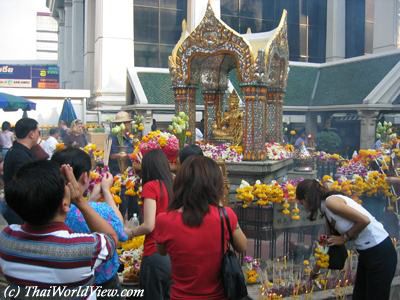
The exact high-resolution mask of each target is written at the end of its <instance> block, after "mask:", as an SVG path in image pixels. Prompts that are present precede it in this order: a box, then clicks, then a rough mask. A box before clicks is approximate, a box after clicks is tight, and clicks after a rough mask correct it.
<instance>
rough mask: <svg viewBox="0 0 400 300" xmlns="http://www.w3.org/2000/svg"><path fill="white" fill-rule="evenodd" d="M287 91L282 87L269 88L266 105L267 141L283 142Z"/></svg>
mask: <svg viewBox="0 0 400 300" xmlns="http://www.w3.org/2000/svg"><path fill="white" fill-rule="evenodd" d="M284 95H285V93H284V92H283V90H282V89H280V88H268V91H267V101H266V105H265V120H266V131H265V133H266V134H265V135H266V141H267V142H269V143H282V141H283V127H282V126H283V125H282V124H283V120H282V116H283V97H284Z"/></svg>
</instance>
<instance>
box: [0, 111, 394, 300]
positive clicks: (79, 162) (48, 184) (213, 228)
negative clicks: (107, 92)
mask: <svg viewBox="0 0 400 300" xmlns="http://www.w3.org/2000/svg"><path fill="white" fill-rule="evenodd" d="M131 121H132V119H131V118H130V116H129V115H128V114H127V113H125V112H120V113H118V114H117V115H116V118H115V122H116V123H119V124H120V123H124V124H125V126H126V130H128V131H129V130H130V127H129V126H130V125H131ZM49 134H50V135H49V137H48V138H47V140H46V141H44V142H43V143H41V144H40V146H39V147H41V149H42V150H43V152H44V153H45V154H46V156H43V155H42V156H40V155H39V154H38V153H39V152H38V151H34V149H35V147H37V146H38V144H39V140H40V130H39V127H38V123H37V122H36V121H35V120H33V119H29V118H24V119H21V120H19V121H18V122H17V123H16V125H15V130H14V132H12V131H11V130H10V124H9V123H7V122H4V123H3V126H2V132H1V134H0V143H1V146H2V155H3V156H4V157H5V158H4V174H3V180H4V191H5V202H4V201H0V203H1V213H2V214H3V216H4V217H5V219H6V220H7V221H8V223H9V224H10V225H9V226H8V227H6V228H5V229H4V230H3V231H2V232H1V233H0V270H1V272H2V273H3V274H4V276H5V277H6V279H7V281H8V282H9V284H10V285H12V286H18V287H21V286H22V287H23V286H30V285H35V286H40V287H41V288H48V287H50V286H52V285H64V286H67V287H68V288H69V289H71V290H74V289H77V288H79V287H85V286H91V285H96V286H98V287H100V289H117V290H121V283H120V282H119V278H118V269H119V268H120V262H119V258H118V254H117V250H116V248H117V244H118V242H123V241H126V240H128V239H131V238H133V237H135V236H141V235H145V242H144V251H143V259H142V263H141V269H140V278H139V284H140V287H141V288H143V289H144V299H225V298H226V297H225V294H224V287H223V285H222V280H221V262H222V258H223V255H224V252H225V251H226V250H227V249H228V245H229V233H228V226H227V224H226V223H224V228H223V232H221V219H220V212H219V209H220V207H222V206H223V204H222V199H223V189H224V185H223V176H222V173H221V170H220V168H219V166H218V165H217V163H216V162H215V161H213V160H212V159H210V158H207V157H204V156H203V153H202V151H201V149H200V148H199V147H198V146H197V145H188V146H186V147H185V148H183V149H182V150H181V151H180V153H179V165H180V167H179V169H178V171H177V173H176V176H175V175H174V174H172V173H171V171H170V167H169V163H168V160H167V157H166V156H165V154H164V153H163V152H162V151H161V150H152V151H150V152H148V153H146V154H145V155H144V157H143V159H142V162H141V178H142V185H143V188H142V195H141V197H142V199H143V208H142V211H141V212H140V213H141V220H142V223H141V224H140V225H139V226H136V227H132V226H131V224H130V223H129V222H128V223H127V222H126V218H124V214H125V212H126V211H125V210H126V208H124V206H123V205H121V206H120V207H118V206H117V205H116V204H115V202H114V200H113V196H112V194H111V192H110V188H111V186H112V184H113V174H112V173H113V172H114V173H115V172H118V169H117V168H116V166H114V167H113V166H112V164H110V172H111V173H105V174H103V178H102V180H101V182H99V183H97V184H96V185H95V186H94V187H93V188H92V189H90V191H89V182H90V176H89V172H90V170H91V168H92V165H91V159H90V157H89V155H88V154H87V153H85V152H84V151H83V150H81V149H80V148H81V147H83V146H85V145H86V143H87V140H86V137H85V135H84V132H83V126H82V122H80V121H79V120H76V121H74V122H72V124H71V128H67V127H66V125H65V124H63V123H60V127H59V128H55V129H52V130H50V132H49ZM60 138H62V140H63V141H64V143H65V144H66V145H67V147H66V148H64V149H62V150H57V151H56V145H57V143H58V142H59V140H60ZM303 138H304V137H302V136H300V137H299V139H303ZM124 143H125V144H126V146H127V147H132V141H131V140H130V136H129V135H127V136H126V139H125V140H124ZM301 143H303V141H300V140H299V142H298V144H299V145H300V144H301ZM117 145H118V144H117V143H116V141H114V140H113V146H112V149H111V158H112V159H117V158H119V157H118V155H120V154H118V153H119V151H118V149H117ZM84 195H85V196H87V198H88V200H86V199H85V198H84ZM296 198H297V200H298V201H299V202H300V203H301V204H302V205H303V206H304V208H305V209H306V210H307V211H309V212H310V219H311V220H313V219H315V217H316V216H317V215H318V214H319V213H321V214H322V215H323V216H325V218H326V221H327V223H329V224H330V225H331V226H330V227H331V228H333V229H334V232H331V233H330V236H329V238H328V243H329V245H331V246H332V245H343V244H345V243H346V242H348V241H350V240H353V241H354V244H355V247H356V249H357V251H358V253H359V264H358V269H357V277H356V281H355V287H354V295H353V299H388V297H389V291H390V285H391V282H392V279H393V277H394V273H395V269H396V265H397V254H396V252H395V249H394V247H393V245H392V243H391V240H390V238H389V236H388V233H387V232H386V230H385V229H384V228H383V226H382V224H381V223H379V222H378V221H377V220H376V219H375V218H374V217H373V216H372V215H371V214H370V213H368V211H366V210H365V209H364V208H363V207H362V206H361V205H359V204H357V203H356V202H354V201H353V200H351V199H350V198H348V197H346V196H344V195H341V194H340V193H337V192H334V193H333V192H329V191H328V190H326V189H325V188H324V187H323V186H322V185H321V184H320V183H319V182H318V181H316V180H308V179H306V180H304V181H302V182H300V183H299V185H298V186H297V190H296ZM226 212H227V217H228V220H227V221H228V222H229V225H230V228H232V229H233V233H232V237H233V245H232V246H233V247H234V249H235V250H236V251H238V252H244V251H245V250H246V247H247V239H246V236H245V235H244V233H243V232H242V230H241V228H240V226H239V222H238V218H237V216H236V214H235V212H234V211H233V210H232V209H230V208H229V207H227V208H226ZM221 234H222V237H223V242H224V245H225V246H224V249H221ZM49 245H51V246H49ZM27 249H28V250H27ZM318 273H319V270H318V268H317V267H315V268H314V270H313V272H312V274H311V276H317V275H318ZM86 296H88V297H89V299H96V295H94V294H92V295H86ZM97 298H98V299H102V297H97ZM112 299H119V298H118V297H115V296H113V297H112Z"/></svg>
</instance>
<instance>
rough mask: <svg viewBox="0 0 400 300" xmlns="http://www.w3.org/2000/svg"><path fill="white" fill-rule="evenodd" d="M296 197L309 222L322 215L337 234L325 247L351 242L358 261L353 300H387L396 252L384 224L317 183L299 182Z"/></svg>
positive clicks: (316, 270) (329, 239)
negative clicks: (357, 254)
mask: <svg viewBox="0 0 400 300" xmlns="http://www.w3.org/2000/svg"><path fill="white" fill-rule="evenodd" d="M296 198H297V200H298V201H299V202H300V203H301V204H302V205H303V206H304V208H305V209H306V210H307V211H309V212H310V216H309V218H310V220H315V219H316V217H317V215H318V213H321V214H322V215H324V216H325V217H326V219H327V221H328V222H329V223H330V224H331V226H332V227H334V228H335V230H336V231H337V232H338V233H339V234H340V235H336V236H335V235H331V236H329V237H328V245H330V246H332V245H342V244H344V243H346V242H347V241H349V240H353V241H354V245H355V247H356V249H357V252H358V253H359V258H358V267H357V275H356V280H355V284H354V290H353V299H362V300H368V299H371V300H372V299H380V300H384V299H389V295H390V285H391V282H392V280H393V277H394V274H395V271H396V265H397V253H396V250H395V249H394V247H393V244H392V241H391V240H390V238H389V235H388V233H387V232H386V230H385V229H384V228H383V225H382V224H381V223H379V222H378V221H377V220H376V219H375V218H374V217H373V216H372V215H371V214H370V213H369V212H368V211H367V210H366V209H365V208H363V207H362V206H361V205H359V204H358V203H357V202H355V201H354V200H353V199H351V198H349V197H347V196H344V195H340V194H339V193H338V192H333V191H328V190H327V189H326V188H325V187H323V186H322V185H321V184H320V183H319V182H318V181H317V180H312V179H306V180H303V181H302V182H300V183H299V184H298V186H297V188H296ZM316 272H318V268H314V270H313V273H314V274H315V273H316ZM312 275H313V274H312Z"/></svg>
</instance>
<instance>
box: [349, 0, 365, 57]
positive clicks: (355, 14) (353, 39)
mask: <svg viewBox="0 0 400 300" xmlns="http://www.w3.org/2000/svg"><path fill="white" fill-rule="evenodd" d="M364 47H365V2H364V0H352V1H346V58H348V57H354V56H360V55H364Z"/></svg>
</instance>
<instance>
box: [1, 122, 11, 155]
mask: <svg viewBox="0 0 400 300" xmlns="http://www.w3.org/2000/svg"><path fill="white" fill-rule="evenodd" d="M13 141H14V133H13V132H12V131H11V124H10V122H7V121H4V122H3V124H2V125H1V132H0V148H1V156H2V157H3V159H4V158H5V157H6V154H7V152H8V150H9V149H10V148H11V147H12V144H13Z"/></svg>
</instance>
